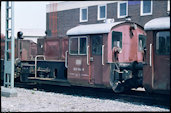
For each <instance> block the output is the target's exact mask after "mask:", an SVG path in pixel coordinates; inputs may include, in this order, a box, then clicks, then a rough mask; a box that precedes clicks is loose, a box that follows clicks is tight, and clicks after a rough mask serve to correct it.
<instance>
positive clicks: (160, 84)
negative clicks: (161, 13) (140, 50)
mask: <svg viewBox="0 0 171 113" xmlns="http://www.w3.org/2000/svg"><path fill="white" fill-rule="evenodd" d="M144 29H145V30H146V33H147V42H146V45H147V46H146V47H147V51H146V59H145V61H146V65H144V69H143V86H144V87H145V89H146V90H147V91H149V92H157V93H167V94H170V17H160V18H155V19H153V20H151V21H149V22H147V23H146V24H145V26H144Z"/></svg>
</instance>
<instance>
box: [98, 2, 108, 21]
mask: <svg viewBox="0 0 171 113" xmlns="http://www.w3.org/2000/svg"><path fill="white" fill-rule="evenodd" d="M102 6H105V17H104V18H100V7H102ZM97 13H98V14H97V20H105V19H106V18H107V5H106V4H103V5H98V8H97Z"/></svg>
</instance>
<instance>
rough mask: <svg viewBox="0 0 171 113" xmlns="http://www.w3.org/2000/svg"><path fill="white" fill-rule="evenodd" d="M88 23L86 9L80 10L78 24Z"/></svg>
mask: <svg viewBox="0 0 171 113" xmlns="http://www.w3.org/2000/svg"><path fill="white" fill-rule="evenodd" d="M87 21H88V8H80V22H87Z"/></svg>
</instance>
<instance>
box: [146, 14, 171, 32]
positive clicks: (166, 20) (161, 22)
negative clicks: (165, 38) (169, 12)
mask: <svg viewBox="0 0 171 113" xmlns="http://www.w3.org/2000/svg"><path fill="white" fill-rule="evenodd" d="M144 29H145V30H159V29H160V30H163V29H170V17H160V18H155V19H152V20H150V21H149V22H147V23H146V24H145V25H144Z"/></svg>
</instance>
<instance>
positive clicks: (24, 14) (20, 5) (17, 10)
mask: <svg viewBox="0 0 171 113" xmlns="http://www.w3.org/2000/svg"><path fill="white" fill-rule="evenodd" d="M49 3H50V2H49V1H46V2H41V1H40V2H38V1H37V2H34V1H30V2H28V1H27V2H26V1H23V2H18V1H15V2H14V26H15V31H14V33H15V34H14V35H15V36H16V32H17V29H21V28H26V29H43V30H44V31H45V30H46V4H49ZM5 7H6V2H5V1H3V2H1V32H2V33H3V34H5V13H6V12H5Z"/></svg>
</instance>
